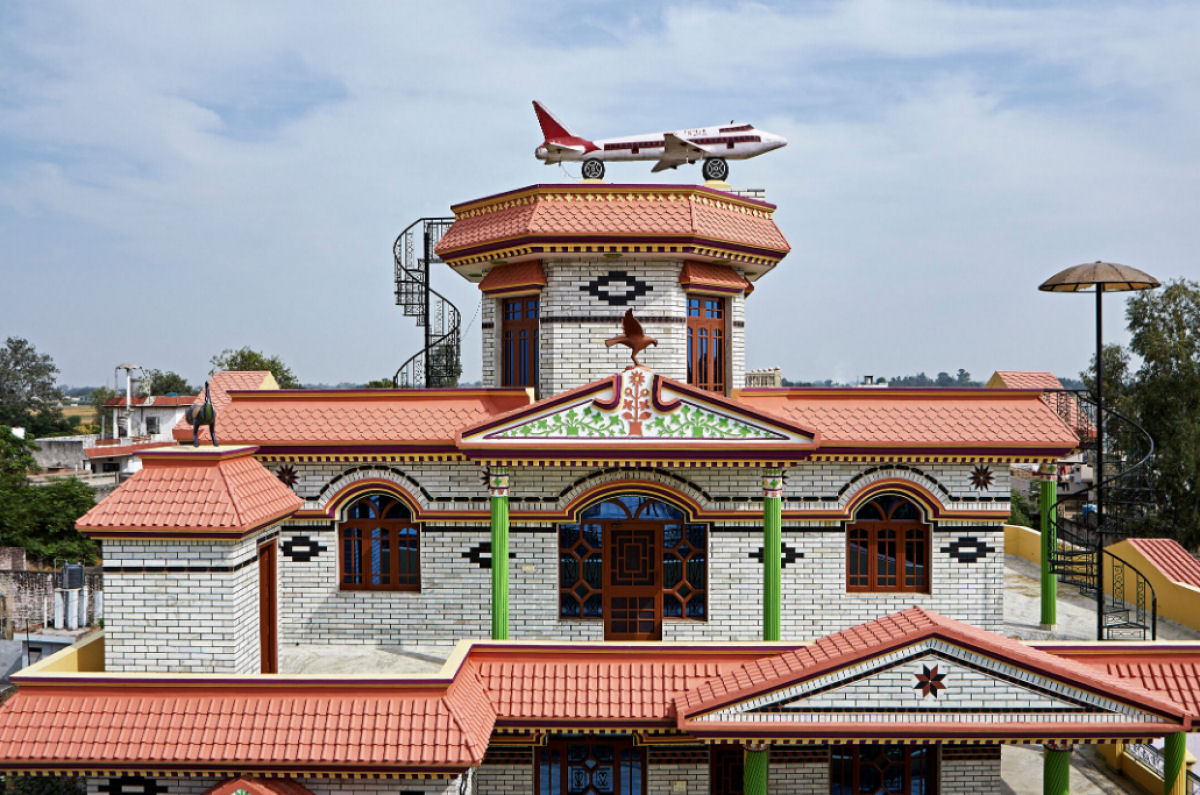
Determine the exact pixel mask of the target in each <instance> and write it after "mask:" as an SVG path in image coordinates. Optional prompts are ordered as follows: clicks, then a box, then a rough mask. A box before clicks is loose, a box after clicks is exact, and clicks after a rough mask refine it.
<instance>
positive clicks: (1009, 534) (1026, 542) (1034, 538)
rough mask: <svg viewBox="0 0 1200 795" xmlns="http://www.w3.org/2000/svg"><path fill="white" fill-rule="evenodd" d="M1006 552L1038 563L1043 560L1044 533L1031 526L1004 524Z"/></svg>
mask: <svg viewBox="0 0 1200 795" xmlns="http://www.w3.org/2000/svg"><path fill="white" fill-rule="evenodd" d="M1004 552H1005V554H1008V555H1018V556H1020V557H1022V558H1025V560H1029V561H1032V562H1034V563H1037V564H1039V565H1040V564H1041V562H1042V534H1041V533H1039V532H1038V531H1037V530H1034V529H1033V528H1031V527H1019V526H1017V525H1013V524H1006V525H1004Z"/></svg>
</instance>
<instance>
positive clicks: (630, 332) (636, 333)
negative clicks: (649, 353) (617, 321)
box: [604, 309, 658, 367]
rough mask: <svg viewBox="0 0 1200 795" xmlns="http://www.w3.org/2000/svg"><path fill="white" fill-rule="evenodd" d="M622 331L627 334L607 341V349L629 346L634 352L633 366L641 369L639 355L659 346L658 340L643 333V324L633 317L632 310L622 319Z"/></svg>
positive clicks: (627, 311)
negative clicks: (653, 346) (654, 346)
mask: <svg viewBox="0 0 1200 795" xmlns="http://www.w3.org/2000/svg"><path fill="white" fill-rule="evenodd" d="M621 330H622V331H624V332H625V333H624V334H621V335H620V336H617V337H612V338H611V339H607V340H605V341H604V345H605V347H607V348H611V347H612V346H614V345H628V346H629V348H630V350H631V351H633V366H634V367H641V366H642V363H641V362H639V361H638V358H637V357H638V354H639V353H641V352H642V351H644V350H646V348H648V347H650V346H651V345H658V340H656V339H654V337H651V336H649V335H647V334H646V333H645V332H644V331H642V324H641V323H639V322H637V318H635V317H634V316H633V310H632V309H626V310H625V317H623V318H621Z"/></svg>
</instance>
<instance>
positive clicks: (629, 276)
mask: <svg viewBox="0 0 1200 795" xmlns="http://www.w3.org/2000/svg"><path fill="white" fill-rule="evenodd" d="M451 209H452V210H453V212H454V218H455V220H454V224H453V225H452V226H451V227H450V229H449V230H448V231H447V232H446V234H445V236H444V237H443V238H442V240H441V242H440V243H438V246H437V253H438V256H439V257H440V258H441V259H442V260H443V261H444V262H446V263H447V264H448V265H450V267H452V268H454V270H456V271H458V273H459V274H461V275H462V276H464V277H465V278H467V279H469V280H471V281H473V282H476V283H478V284H479V289H480V290H481V291H482V292H483V295H484V300H483V311H482V317H483V321H482V329H483V383H484V386H491V387H502V386H532V387H536V388H537V390H538V394H539V395H540V396H549V395H552V394H556V393H558V392H561V391H563V390H565V389H569V388H571V387H575V386H579V385H580V384H584V383H588V382H590V381H594V380H597V379H599V378H604V377H606V376H609V375H611V374H612V373H613V372H614V371H618V370H621V369H622V368H624V367H625V365H626V364H628V363H629V350H628V349H627V348H624V347H621V346H617V347H612V348H606V347H605V345H604V341H605V340H606V339H608V338H610V337H613V336H616V335H618V334H620V333H621V328H622V325H621V324H622V317H623V316H624V314H625V311H626V310H627V309H632V310H633V313H634V316H635V317H636V318H637V320H638V321H639V322H640V323H641V324H642V326H643V328H644V330H645V333H646V334H649V335H650V336H652V337H654V338H656V339H657V341H658V344H657V346H654V347H650V348H648V349H646V351H644V352H643V353H642V354H640V359H641V361H642V362H643V363H644V364H646V365H647V366H649V367H650V368H652V369H653V370H655V371H656V372H658V373H660V374H662V375H664V376H667V377H669V378H674V379H677V380H679V381H686V382H689V383H692V384H696V385H698V386H701V387H703V388H706V389H711V390H713V391H716V392H721V393H724V394H728V393H729V392H730V391H731V390H734V389H740V388H741V387H742V386H743V381H744V376H745V312H744V309H745V299H746V296H748V295H749V294H750V293H751V292H752V291H753V290H754V284H753V283H754V282H755V281H757V280H758V278H759V277H760V276H762V275H763V274H765V273H766V272H767V271H769V270H770V269H771V268H773V267H774V266H775V264H776V263H777V262H779V260H781V259H782V258H783V257H784V256H786V254H787V252H788V251H789V246H788V243H787V241H786V240H785V239H784V237H783V235H782V233H780V231H779V229H778V227H776V226H775V222H774V221H773V220H772V215H773V213H774V211H775V206H774V205H773V204H768V203H767V202H764V201H759V200H756V199H750V198H744V197H742V196H739V195H737V194H733V193H726V192H723V191H719V190H715V189H713V188H708V187H701V186H697V185H609V184H598V183H584V184H576V185H533V186H530V187H526V188H520V189H518V190H514V191H509V192H507V193H500V194H497V195H494V196H488V197H486V198H483V199H477V200H475V201H470V202H465V203H463V204H458V205H455V206H454V207H452V208H451Z"/></svg>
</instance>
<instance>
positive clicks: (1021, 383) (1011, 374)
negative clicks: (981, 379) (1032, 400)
mask: <svg viewBox="0 0 1200 795" xmlns="http://www.w3.org/2000/svg"><path fill="white" fill-rule="evenodd" d="M987 387H988V388H989V389H997V388H1003V389H1041V390H1043V392H1042V400H1043V401H1045V403H1046V405H1047V406H1049V407H1050V408H1052V409H1054V410H1055V411H1057V412H1059V414H1060V416H1063V417H1065V418H1066V419H1065V421H1066V423H1067V426H1068V427H1069V428H1070V429H1071V430H1072V431H1074V432H1075V434H1076V435H1077V436H1079V437H1080V438H1081V439H1090V438H1091V437H1092V436H1094V435H1095V433H1096V426H1095V425H1094V424H1093V423H1092V421H1091V420H1090V419H1088V417H1087V415H1086V414H1084V412H1083V411H1081V410H1080V408H1079V402H1078V401H1077V400H1076V399H1075V397H1074V396H1073V395H1071V394H1069V393H1065V392H1059V393H1055V392H1054V391H1055V390H1062V389H1064V387H1063V385H1062V382H1061V381H1059V380H1058V378H1057V377H1056V376H1055V375H1054V373H1051V372H1047V371H1045V370H1028V371H1026V370H997V371H996V372H994V373H992V377H991V378H989V379H988V382H987ZM1046 390H1051V391H1046Z"/></svg>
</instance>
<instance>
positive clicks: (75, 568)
mask: <svg viewBox="0 0 1200 795" xmlns="http://www.w3.org/2000/svg"><path fill="white" fill-rule="evenodd" d="M62 587H63V588H65V589H66V590H68V591H70V590H74V589H76V588H82V587H83V564H82V563H68V564H67V565H65V566H63V567H62Z"/></svg>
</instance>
